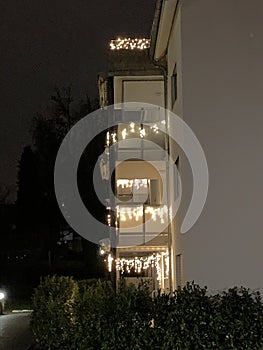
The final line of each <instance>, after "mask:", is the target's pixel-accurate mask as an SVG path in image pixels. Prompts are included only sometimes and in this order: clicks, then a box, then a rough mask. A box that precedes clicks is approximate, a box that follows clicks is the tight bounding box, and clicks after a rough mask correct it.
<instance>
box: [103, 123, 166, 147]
mask: <svg viewBox="0 0 263 350" xmlns="http://www.w3.org/2000/svg"><path fill="white" fill-rule="evenodd" d="M163 122H164V123H165V121H162V122H161V123H163ZM150 130H151V131H152V132H153V133H155V134H158V133H159V127H158V125H157V124H154V125H152V126H151V127H150ZM135 133H137V134H138V135H139V136H140V137H141V138H144V137H146V136H147V135H146V130H145V129H144V127H143V124H138V123H137V124H136V123H134V122H130V124H129V126H128V127H126V128H124V129H122V130H120V134H121V136H119V137H121V138H122V140H126V139H127V137H128V136H130V135H131V134H135ZM117 142H118V135H117V133H116V132H112V133H110V132H109V131H108V132H107V134H106V144H105V148H107V147H109V146H110V145H111V144H114V143H117Z"/></svg>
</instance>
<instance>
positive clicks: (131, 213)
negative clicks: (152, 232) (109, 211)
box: [116, 205, 168, 224]
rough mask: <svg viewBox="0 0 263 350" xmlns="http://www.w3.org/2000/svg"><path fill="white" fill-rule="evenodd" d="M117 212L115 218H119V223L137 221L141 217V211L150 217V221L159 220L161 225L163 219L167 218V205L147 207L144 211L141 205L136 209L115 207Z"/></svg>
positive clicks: (163, 221)
mask: <svg viewBox="0 0 263 350" xmlns="http://www.w3.org/2000/svg"><path fill="white" fill-rule="evenodd" d="M116 210H117V218H120V221H127V220H135V221H139V220H140V218H141V217H142V216H143V210H144V213H145V214H149V215H151V220H153V221H156V220H157V217H158V218H159V220H160V222H161V224H164V223H165V219H167V217H168V207H167V205H164V206H162V207H158V208H155V207H151V206H147V207H145V209H144V208H143V206H142V205H140V206H136V207H127V206H125V207H120V206H117V207H116Z"/></svg>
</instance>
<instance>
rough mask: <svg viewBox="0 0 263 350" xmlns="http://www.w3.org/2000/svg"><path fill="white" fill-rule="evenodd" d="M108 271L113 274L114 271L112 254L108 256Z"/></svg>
mask: <svg viewBox="0 0 263 350" xmlns="http://www.w3.org/2000/svg"><path fill="white" fill-rule="evenodd" d="M107 260H108V271H109V272H111V271H112V262H113V260H114V259H113V257H112V256H111V254H109V255H108V259H107Z"/></svg>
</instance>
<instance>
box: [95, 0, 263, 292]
mask: <svg viewBox="0 0 263 350" xmlns="http://www.w3.org/2000/svg"><path fill="white" fill-rule="evenodd" d="M262 13H263V4H262V2H261V1H260V0H253V2H251V4H249V6H248V3H247V1H245V0H244V1H243V0H241V1H238V2H236V1H235V0H221V1H217V0H181V1H180V0H157V2H156V12H155V16H154V20H153V27H152V34H151V43H150V48H148V46H147V48H145V49H143V50H135V49H134V48H132V47H131V46H130V40H127V41H126V40H122V39H120V40H119V44H120V45H121V46H122V47H119V49H118V48H117V46H118V41H116V42H112V43H111V44H112V48H114V49H113V50H111V52H110V56H109V57H110V65H109V74H108V76H107V78H106V79H105V81H104V78H101V79H102V80H101V84H102V85H101V96H102V97H101V98H102V100H101V101H102V103H101V106H102V107H104V106H107V104H112V103H122V102H131V101H136V102H149V103H153V104H154V105H159V106H162V107H165V108H166V110H167V111H170V113H175V114H176V115H178V116H179V117H180V118H182V119H183V120H184V121H185V122H186V123H187V124H188V125H189V126H190V127H191V128H192V130H193V131H194V133H195V135H196V136H197V138H198V139H199V141H200V143H201V145H202V147H203V150H204V152H205V155H206V158H207V162H208V168H209V177H210V185H209V192H208V197H207V202H206V205H205V207H204V210H203V212H202V214H201V216H200V217H199V219H198V221H197V222H196V223H195V225H194V226H193V227H192V228H191V229H190V230H189V231H188V232H187V233H185V234H181V232H180V228H181V224H182V221H183V219H184V217H185V215H186V211H187V208H188V206H189V202H190V200H191V196H192V192H193V181H192V180H193V178H192V173H191V164H189V162H188V160H187V159H186V156H185V154H184V152H183V151H182V150H181V149H180V148H179V147H178V146H177V145H176V144H175V143H174V142H173V141H172V140H171V139H170V138H169V137H168V136H167V135H166V137H165V138H164V141H163V146H164V147H163V149H164V150H168V153H169V156H171V158H172V159H173V161H174V162H176V166H177V168H178V169H179V173H180V177H181V179H182V200H181V203H180V208H179V211H178V213H177V215H176V216H175V218H174V219H173V220H172V221H171V223H170V224H169V225H168V226H167V230H166V231H164V232H163V233H162V234H161V235H160V236H159V237H156V238H155V239H156V240H157V238H158V240H159V241H158V243H156V245H155V246H153V245H152V246H151V248H150V250H149V251H147V253H146V247H147V246H148V245H149V242H143V241H142V242H141V244H140V245H134V246H133V245H127V247H125V246H122V247H120V248H117V249H116V253H115V256H114V259H116V262H117V264H118V263H120V260H118V259H123V260H122V262H123V264H126V265H125V266H127V265H129V263H130V261H131V260H132V259H133V258H136V257H138V256H139V255H140V254H141V253H142V252H143V255H141V256H142V257H143V256H144V257H145V256H146V255H147V254H148V256H149V254H150V255H153V254H155V255H156V254H157V252H158V251H160V252H162V253H163V254H164V253H165V252H167V253H166V254H167V255H164V256H165V257H166V259H167V261H168V260H169V263H168V267H169V269H167V274H166V275H165V274H163V275H162V277H161V280H162V282H161V284H160V285H158V284H155V286H154V287H153V288H157V287H158V286H159V287H162V288H164V289H165V288H166V287H169V288H171V289H175V288H178V286H180V285H182V284H184V283H185V282H186V281H195V282H197V283H199V284H200V285H207V286H208V288H209V290H210V291H220V290H223V289H226V288H229V287H231V286H245V287H249V288H251V289H253V290H261V291H262V290H263V277H262V274H261V272H260V271H261V268H262V266H263V257H262V245H263V235H262V220H261V217H262V198H263V186H262V174H263V163H262V162H261V161H260V160H261V158H262V156H261V150H262V149H263V138H262V130H263V121H262V117H261V115H262V110H263V108H262V96H261V95H262V94H261V91H262V86H263V74H262V69H261V62H262V59H263V46H262V40H261V38H262V36H263V28H262V25H261V18H262ZM133 43H134V42H133ZM148 43H149V42H148ZM148 43H147V45H148ZM123 45H124V46H123ZM125 45H128V46H129V47H128V48H127V47H126V46H125ZM115 48H116V50H115ZM146 62H147V64H146ZM124 114H125V113H124ZM118 118H119V119H118ZM122 118H123V115H122V116H121V117H120V116H119V117H117V119H116V121H117V122H120V121H121V122H125V117H124V119H122ZM167 118H169V112H167V113H166V114H165V116H163V117H162V118H160V120H159V121H162V120H164V121H165V122H166V123H167V124H166V127H167V128H172V127H173V126H172V124H171V123H169V119H167ZM140 120H141V119H140ZM129 121H130V120H129ZM129 128H131V126H130V125H128V124H127V125H126V126H125V127H123V126H121V125H120V126H118V127H117V131H116V132H117V134H118V137H117V139H118V140H119V139H121V135H120V134H121V133H122V131H123V130H124V129H126V131H127V130H128V129H129ZM167 131H169V130H167ZM129 142H131V145H132V146H131V147H127V148H126V149H125V148H124V149H118V150H116V159H115V160H114V162H116V163H115V166H117V171H116V172H115V185H116V186H115V194H117V198H120V199H121V197H122V198H124V197H125V196H126V197H127V198H129V199H130V197H131V192H132V190H131V188H132V189H134V184H135V182H136V181H137V183H138V180H140V181H141V183H143V181H146V182H147V181H148V180H149V179H150V180H157V175H156V174H155V175H154V178H151V176H150V170H149V172H147V171H146V170H145V169H146V165H145V162H144V163H143V161H139V160H132V161H131V160H127V159H126V156H127V152H131V153H130V156H131V158H136V157H137V156H136V155H135V154H136V152H138V149H136V147H137V146H136V145H134V144H133V141H132V140H131V141H130V140H129ZM157 143H158V142H157ZM167 145H168V146H167ZM128 148H131V149H129V150H128ZM122 157H123V160H124V159H125V160H124V161H123V162H122V163H120V161H121V159H122ZM154 161H155V162H156V163H158V166H156V168H157V170H158V172H160V170H162V169H163V171H164V173H165V182H166V193H165V195H167V198H166V201H167V207H168V208H169V207H170V206H171V205H172V201H173V199H174V198H171V197H173V196H174V193H176V192H177V190H176V188H177V187H178V184H177V181H176V180H177V179H176V176H175V175H174V174H173V173H171V169H169V167H167V159H165V157H163V158H162V156H161V155H160V154H159V155H156V159H154ZM131 163H132V164H133V166H132V165H131ZM165 163H166V165H165ZM135 164H136V165H135ZM134 165H135V166H134ZM145 174H147V175H145ZM125 181H126V182H125ZM127 181H130V182H129V184H131V186H130V187H129V189H128V188H125V183H128V182H127ZM147 183H148V182H147ZM153 183H154V182H153ZM119 185H120V186H121V185H123V187H121V188H119ZM197 185H198V184H197ZM155 188H157V190H156V193H158V191H159V190H158V186H157V187H155ZM148 190H149V189H148ZM171 194H172V195H171ZM139 195H140V194H139ZM147 200H148V199H147ZM146 204H147V202H146ZM114 205H115V206H119V208H121V205H119V203H116V202H115V203H114ZM124 206H125V204H124ZM168 210H169V209H168ZM126 213H128V212H127V211H126ZM127 215H128V214H127ZM117 226H118V227H117V231H116V232H118V234H119V235H120V236H119V237H121V235H122V234H125V232H126V231H128V230H127V227H125V224H124V223H123V222H121V221H120V222H119V223H118V225H117ZM145 227H146V226H145ZM150 232H151V230H149V233H150ZM137 234H138V232H137ZM143 235H147V229H146V231H145V232H143V234H141V237H143ZM156 242H157V241H156ZM129 259H131V260H129ZM133 260H134V263H131V266H134V264H135V260H136V259H133ZM125 261H126V262H125ZM119 266H120V265H119ZM159 267H160V266H159ZM159 267H158V268H159ZM161 270H162V271H163V268H161ZM168 270H169V272H168ZM118 271H121V272H122V275H123V276H126V275H127V273H126V272H127V271H126V272H125V271H124V270H123V269H122V266H121V267H120V268H119V270H118ZM124 272H125V273H124ZM118 273H119V272H118ZM149 275H150V274H149ZM167 276H168V277H167ZM164 278H166V281H165V283H164Z"/></svg>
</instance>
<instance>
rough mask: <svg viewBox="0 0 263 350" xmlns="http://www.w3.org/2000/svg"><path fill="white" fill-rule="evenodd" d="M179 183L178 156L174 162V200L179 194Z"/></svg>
mask: <svg viewBox="0 0 263 350" xmlns="http://www.w3.org/2000/svg"><path fill="white" fill-rule="evenodd" d="M179 185H180V184H179V157H177V159H176V161H175V162H174V200H176V199H177V198H178V196H179V194H180V188H179Z"/></svg>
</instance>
